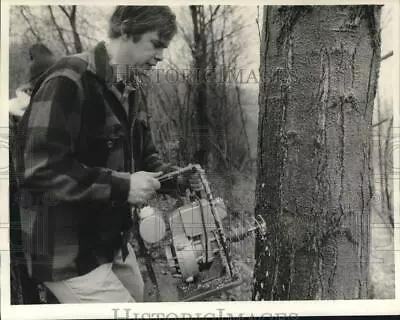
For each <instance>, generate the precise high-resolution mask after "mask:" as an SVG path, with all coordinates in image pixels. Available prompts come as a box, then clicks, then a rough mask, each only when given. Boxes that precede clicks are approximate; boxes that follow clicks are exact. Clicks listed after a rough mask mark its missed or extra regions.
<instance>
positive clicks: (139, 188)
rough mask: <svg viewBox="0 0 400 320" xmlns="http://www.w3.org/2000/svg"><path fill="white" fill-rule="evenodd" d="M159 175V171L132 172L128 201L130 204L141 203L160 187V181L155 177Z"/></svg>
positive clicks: (160, 173)
mask: <svg viewBox="0 0 400 320" xmlns="http://www.w3.org/2000/svg"><path fill="white" fill-rule="evenodd" d="M161 175H162V172H161V171H160V172H147V171H139V172H135V173H134V174H132V175H131V187H130V189H129V195H128V202H129V203H130V204H132V205H141V204H143V203H145V202H146V201H147V200H149V199H150V198H151V197H152V196H153V194H154V193H155V192H156V191H157V190H158V189H160V182H159V181H158V179H157V177H159V176H161Z"/></svg>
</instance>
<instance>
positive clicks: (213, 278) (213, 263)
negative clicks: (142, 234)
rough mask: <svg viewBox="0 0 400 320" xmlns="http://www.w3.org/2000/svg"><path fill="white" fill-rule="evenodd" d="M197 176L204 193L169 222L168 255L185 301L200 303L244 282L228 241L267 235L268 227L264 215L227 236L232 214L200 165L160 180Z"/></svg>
mask: <svg viewBox="0 0 400 320" xmlns="http://www.w3.org/2000/svg"><path fill="white" fill-rule="evenodd" d="M190 172H192V173H197V174H198V175H199V177H200V180H201V183H202V185H203V191H201V192H197V196H196V199H194V201H191V202H190V203H187V204H185V205H183V206H181V207H179V208H177V209H176V210H174V211H173V212H172V213H171V215H170V216H169V218H168V219H167V220H168V221H166V224H167V226H168V227H169V230H170V233H169V234H170V237H169V238H168V240H167V241H165V242H164V243H165V254H166V257H167V260H168V264H169V266H170V268H171V270H172V275H173V277H174V278H177V279H179V283H178V285H179V288H180V290H181V292H182V296H183V297H184V298H183V299H182V300H184V301H194V300H200V299H202V298H205V297H207V296H210V295H215V294H216V293H218V292H220V291H223V290H228V289H230V288H232V287H235V286H238V285H240V284H241V283H242V279H241V277H240V274H239V273H238V272H237V270H236V269H235V266H234V263H233V261H232V256H231V254H230V251H229V244H228V242H236V241H240V240H242V239H244V238H245V237H247V236H249V235H251V234H253V233H255V232H260V233H262V234H265V232H266V224H265V221H264V220H263V219H262V217H261V216H258V217H257V218H256V219H254V223H255V224H254V226H253V227H251V228H249V229H247V230H244V231H242V232H236V233H232V234H230V233H229V234H228V236H226V234H225V230H224V227H223V221H222V220H223V219H225V218H226V217H227V216H228V214H227V210H226V206H225V204H224V201H223V199H221V198H214V197H213V195H212V192H211V189H210V186H209V182H208V180H207V178H206V176H205V171H204V170H203V169H202V168H201V167H200V166H199V165H189V166H187V167H185V168H182V169H179V170H176V171H174V172H170V173H167V174H165V175H163V176H161V177H159V181H160V182H163V181H166V180H168V179H172V178H175V177H176V176H178V175H182V174H190Z"/></svg>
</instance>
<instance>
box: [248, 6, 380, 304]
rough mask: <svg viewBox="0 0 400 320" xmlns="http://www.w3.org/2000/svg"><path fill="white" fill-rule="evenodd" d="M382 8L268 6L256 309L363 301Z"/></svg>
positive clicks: (261, 99)
mask: <svg viewBox="0 0 400 320" xmlns="http://www.w3.org/2000/svg"><path fill="white" fill-rule="evenodd" d="M379 17H380V6H312V7H311V6H267V7H265V8H264V18H263V19H264V24H263V32H262V43H261V68H260V71H261V79H264V81H261V82H260V96H259V102H260V113H259V127H258V128H259V129H258V130H259V140H258V163H257V170H258V173H257V187H256V207H255V213H256V214H257V215H261V216H262V217H263V218H264V219H265V220H266V222H267V226H268V234H267V235H266V236H265V237H264V238H261V237H260V236H258V237H257V239H256V248H255V250H256V265H255V270H254V271H255V280H254V287H253V300H300V299H301V300H303V299H363V298H367V297H368V265H369V245H370V244H369V236H370V230H369V228H370V198H371V190H370V185H371V182H370V171H371V170H370V169H371V168H370V159H369V136H370V129H371V125H372V123H371V122H372V111H373V103H374V97H375V93H376V86H377V78H378V74H379V66H380V34H379Z"/></svg>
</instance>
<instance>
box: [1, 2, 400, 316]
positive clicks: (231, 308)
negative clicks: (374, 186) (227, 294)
mask: <svg viewBox="0 0 400 320" xmlns="http://www.w3.org/2000/svg"><path fill="white" fill-rule="evenodd" d="M61 3H64V4H81V5H89V2H88V1H83V0H81V1H76V0H75V1H68V2H66V1H54V2H51V4H61ZM92 3H93V4H96V5H97V6H99V5H115V4H116V3H112V2H110V1H92ZM139 3H140V4H153V5H154V4H168V5H174V6H176V5H178V6H179V5H188V4H189V3H188V2H186V1H183V0H174V1H151V2H150V1H129V2H128V1H124V2H121V4H139ZM190 3H191V4H213V3H215V1H190ZM389 3H392V4H394V5H395V6H394V10H395V12H394V13H393V15H392V16H393V19H395V18H396V17H399V16H400V9H399V2H398V1H396V0H387V1H371V0H361V1H360V0H358V1H346V2H344V1H333V0H329V1H320V2H316V1H304V0H303V1H294V0H289V1H288V0H287V1H285V2H284V4H310V5H312V4H313V5H322V4H389ZM10 4H12V5H18V4H19V5H22V4H30V5H44V4H49V1H41V0H31V1H12V2H11V1H10V0H3V1H2V2H1V44H2V45H1V65H0V67H1V84H0V85H1V88H0V89H1V91H0V92H1V102H2V103H1V106H2V107H1V108H0V121H1V122H0V129H1V130H2V132H0V133H1V134H2V133H3V131H5V130H6V129H5V128H8V108H6V107H5V106H8V57H9V52H8V40H9V13H8V12H9V11H8V8H9V5H10ZM218 4H232V5H234V4H236V5H243V2H242V1H223V2H219V3H218ZM265 4H283V2H282V1H276V0H274V1H268V2H265V1H252V2H251V3H249V2H247V1H246V3H245V5H265ZM399 27H400V25H399V19H398V18H397V20H395V21H394V32H393V33H394V36H393V51H394V58H393V61H392V62H391V63H392V64H393V68H394V70H397V72H394V74H393V93H394V95H393V108H394V110H393V113H394V128H395V130H394V139H395V141H397V142H398V141H399V139H400V123H399V120H400V111H399V110H400V106H399V99H400V95H399V89H400V81H399V74H400V64H399V49H400V47H399V34H400V33H399ZM7 133H8V129H7ZM398 145H399V143H397V146H398ZM393 156H394V159H393V160H394V168H397V171H398V169H400V155H399V150H396V149H395V152H394V153H393ZM7 161H8V159H7ZM2 178H3V177H2ZM399 180H400V176H399V173H397V175H396V179H394V212H395V226H396V228H395V236H394V241H395V264H396V267H395V270H396V299H393V300H336V301H274V302H270V301H261V302H251V301H249V302H241V301H235V302H207V303H205V302H191V303H169V302H164V303H135V304H127V303H124V304H85V305H81V304H79V305H77V304H69V305H36V306H11V305H10V290H9V289H8V288H9V286H10V278H9V274H10V273H9V272H10V264H9V262H10V255H9V252H8V251H7V248H8V228H4V224H7V223H8V198H9V195H8V181H7V180H6V179H0V196H1V199H6V201H2V203H3V204H4V207H3V208H2V211H1V212H0V213H1V215H0V218H1V220H0V245H1V247H0V249H1V252H0V253H1V260H0V261H1V275H0V276H1V278H0V280H1V281H0V283H1V288H2V290H1V316H2V318H3V319H56V318H57V319H76V318H82V319H83V318H87V319H107V318H108V319H111V318H113V317H114V311H113V309H119V311H118V313H117V314H118V317H119V318H120V319H122V318H125V317H124V309H125V308H128V309H131V311H130V316H131V317H132V318H135V313H136V314H140V315H141V316H142V317H148V318H149V317H150V314H151V313H153V314H155V317H157V315H156V314H157V313H163V314H164V316H165V317H170V318H175V317H176V316H175V315H177V316H181V317H182V316H183V317H185V313H186V317H189V316H188V314H189V313H190V314H191V315H192V317H193V318H194V317H196V314H197V315H198V316H201V317H218V316H219V315H222V316H224V317H228V316H233V315H236V316H239V315H242V316H251V315H253V316H261V315H263V314H264V315H268V314H271V315H276V314H279V313H280V314H282V313H286V314H291V313H292V314H293V313H297V314H298V315H310V316H312V315H315V316H321V315H373V314H375V315H386V314H387V315H390V314H393V315H395V314H400V301H399V299H400V285H398V284H399V272H400V228H399V226H400V217H399V212H400V203H399V195H400V193H399V185H400V181H399ZM396 212H397V214H396ZM4 249H5V250H4ZM207 313H208V314H207ZM136 317H139V316H136Z"/></svg>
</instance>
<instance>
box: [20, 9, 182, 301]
mask: <svg viewBox="0 0 400 320" xmlns="http://www.w3.org/2000/svg"><path fill="white" fill-rule="evenodd" d="M175 33H176V18H175V15H174V14H173V12H172V11H171V9H170V8H168V7H162V6H118V7H117V8H116V9H115V11H114V13H113V14H112V16H111V19H110V24H109V39H108V40H107V41H106V42H100V43H99V44H97V45H96V46H95V48H94V49H93V50H91V51H90V52H86V53H83V54H78V55H74V56H70V57H66V58H62V59H61V60H60V61H58V62H57V63H56V64H55V65H54V66H53V67H52V68H51V69H50V70H49V71H48V72H46V73H45V74H44V75H43V76H42V77H41V79H40V80H39V82H38V84H37V86H36V88H35V89H34V91H33V98H32V99H31V104H30V106H29V107H28V110H27V112H26V113H25V117H24V125H23V128H24V132H23V136H24V137H25V140H24V145H23V146H22V147H23V151H24V158H23V160H24V161H23V168H22V170H23V172H24V188H25V190H27V192H28V193H29V194H30V197H29V198H30V199H31V203H32V207H35V211H36V212H35V217H31V221H32V223H31V226H30V228H31V230H30V233H31V235H32V237H31V239H30V240H31V241H30V243H29V251H30V254H31V255H32V261H33V263H32V274H33V277H35V278H36V279H38V280H39V281H41V282H43V283H44V284H45V285H46V287H47V288H48V289H49V290H50V291H51V292H52V293H53V294H54V295H55V296H56V297H57V299H58V301H59V302H61V303H81V302H133V301H143V280H142V277H141V274H140V270H139V267H138V264H137V261H136V257H135V253H134V251H133V249H132V247H131V246H130V245H129V244H127V241H126V238H127V236H126V235H127V233H128V232H129V230H130V229H131V227H132V217H131V208H132V207H133V206H140V205H142V204H143V203H145V202H146V201H147V200H148V199H150V198H151V197H152V196H153V194H154V192H155V191H156V190H158V189H160V187H161V186H160V182H159V181H158V179H157V177H159V176H160V175H161V174H162V173H163V172H164V173H165V172H168V171H170V170H172V167H170V166H167V165H165V164H163V163H162V162H161V160H160V157H159V156H158V153H157V151H156V148H155V146H154V143H153V140H152V135H151V132H150V128H149V126H148V123H147V117H146V116H145V114H144V113H143V111H145V110H146V100H145V97H144V96H143V94H142V93H143V92H142V90H141V88H140V87H138V88H136V89H135V90H134V89H132V88H129V87H128V86H126V87H125V86H122V87H121V86H120V91H119V90H117V89H116V88H115V86H114V85H113V81H115V77H114V75H115V68H113V66H117V65H126V64H129V65H131V66H133V67H135V68H144V69H150V68H151V67H153V66H155V65H156V64H157V63H158V62H159V61H161V60H162V59H163V50H164V49H165V48H167V47H168V45H169V42H170V41H171V39H172V38H173V36H174V35H175ZM127 253H129V254H127ZM126 254H127V255H126Z"/></svg>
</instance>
